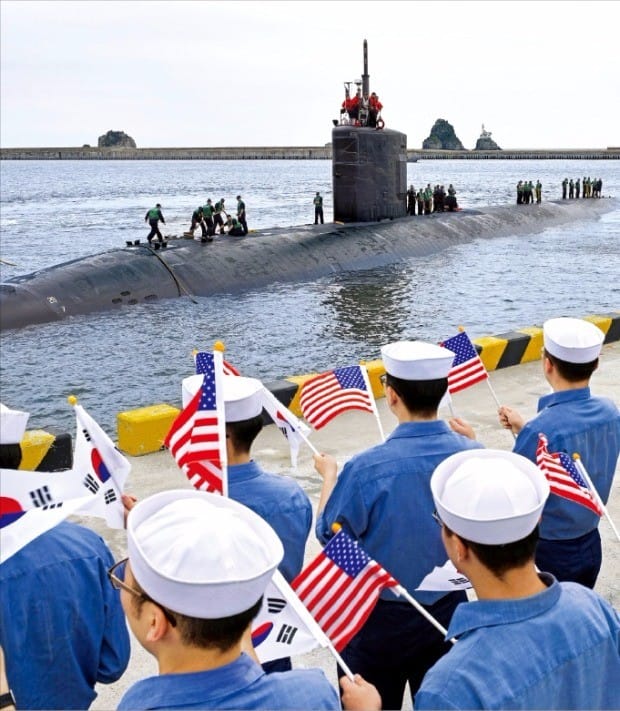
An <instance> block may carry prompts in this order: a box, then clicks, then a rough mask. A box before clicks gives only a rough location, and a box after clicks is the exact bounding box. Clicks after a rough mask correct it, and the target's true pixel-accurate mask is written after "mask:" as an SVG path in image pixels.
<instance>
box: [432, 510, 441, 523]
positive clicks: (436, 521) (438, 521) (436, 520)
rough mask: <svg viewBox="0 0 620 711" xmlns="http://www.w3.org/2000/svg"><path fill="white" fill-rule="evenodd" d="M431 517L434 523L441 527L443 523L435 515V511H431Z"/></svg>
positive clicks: (437, 515)
mask: <svg viewBox="0 0 620 711" xmlns="http://www.w3.org/2000/svg"><path fill="white" fill-rule="evenodd" d="M432 516H433V518H434V519H435V523H436V524H437V525H438V526H441V527H443V521H442V520H441V519H440V518H439V514H438V513H437V509H435V511H433V513H432Z"/></svg>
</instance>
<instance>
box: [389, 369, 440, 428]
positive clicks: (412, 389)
mask: <svg viewBox="0 0 620 711" xmlns="http://www.w3.org/2000/svg"><path fill="white" fill-rule="evenodd" d="M385 384H386V385H389V386H390V387H391V388H392V389H393V390H394V391H395V392H396V394H397V395H399V396H400V399H401V400H402V401H403V403H404V405H405V407H406V408H407V410H409V412H411V413H416V414H418V415H423V416H424V417H432V416H434V415H436V414H437V408H438V407H439V403H440V402H441V398H442V397H443V396H444V395H445V394H446V390H447V389H448V378H437V379H436V380H403V379H402V378H396V377H394V376H393V375H390V374H389V373H386V377H385Z"/></svg>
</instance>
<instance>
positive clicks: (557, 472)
mask: <svg viewBox="0 0 620 711" xmlns="http://www.w3.org/2000/svg"><path fill="white" fill-rule="evenodd" d="M548 447H549V442H548V440H547V437H546V436H545V435H544V434H542V433H540V434H539V435H538V447H537V448H536V464H537V465H538V467H539V469H541V470H542V472H543V473H544V475H545V476H546V477H547V481H548V482H549V489H550V491H551V493H553V494H557V495H558V496H562V497H564V498H565V499H569V500H570V501H574V502H575V503H576V504H581V505H582V506H585V507H586V508H588V509H590V510H591V511H593V512H594V513H595V514H597V515H598V516H602V515H603V510H602V509H601V507H600V505H599V503H598V501H597V499H596V497H595V496H594V494H593V493H592V491H591V490H590V487H589V486H588V484H587V482H586V480H585V479H584V478H583V477H582V476H581V474H580V473H579V472H578V471H577V467H576V466H575V464H574V463H573V460H572V459H571V458H570V457H569V456H568V454H566V452H556V453H555V454H551V453H550V452H549V449H548Z"/></svg>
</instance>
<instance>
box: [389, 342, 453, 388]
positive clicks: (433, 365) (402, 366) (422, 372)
mask: <svg viewBox="0 0 620 711" xmlns="http://www.w3.org/2000/svg"><path fill="white" fill-rule="evenodd" d="M381 357H382V359H383V365H384V366H385V369H386V371H387V372H388V373H389V374H390V375H393V376H394V377H395V378H402V379H403V380H437V379H438V378H446V377H447V376H448V373H449V371H450V368H451V367H452V361H453V360H454V353H453V352H452V351H450V350H448V349H447V348H444V347H443V346H436V345H435V344H434V343H425V342H423V341H397V342H396V343H390V344H389V345H387V346H383V348H382V349H381Z"/></svg>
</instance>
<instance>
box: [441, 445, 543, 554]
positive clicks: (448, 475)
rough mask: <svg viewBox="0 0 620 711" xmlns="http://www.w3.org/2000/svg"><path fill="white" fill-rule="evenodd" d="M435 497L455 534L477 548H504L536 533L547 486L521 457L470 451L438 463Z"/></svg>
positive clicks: (444, 517)
mask: <svg viewBox="0 0 620 711" xmlns="http://www.w3.org/2000/svg"><path fill="white" fill-rule="evenodd" d="M431 492H432V495H433V500H434V502H435V507H436V509H437V513H438V514H439V517H440V518H441V520H442V521H443V522H444V523H445V525H446V526H447V527H448V528H449V529H450V530H451V531H453V532H454V533H456V534H457V535H458V536H461V537H462V538H464V539H466V540H469V541H473V542H474V543H483V544H487V545H502V544H505V543H512V542H514V541H519V540H521V539H522V538H525V537H526V536H528V535H529V534H530V533H531V532H532V531H533V530H534V529H535V528H536V526H537V524H538V522H539V520H540V517H541V514H542V510H543V507H544V505H545V502H546V500H547V497H548V496H549V483H548V482H547V479H546V478H545V476H544V474H543V473H542V472H541V470H540V469H539V468H538V467H537V466H536V465H535V464H534V463H533V462H531V461H530V460H529V459H526V458H525V457H522V456H521V455H520V454H514V453H513V452H505V451H503V450H493V449H471V450H466V451H464V452H458V453H457V454H453V455H452V456H451V457H448V458H447V459H445V460H444V461H443V462H442V463H441V464H439V466H438V467H437V468H436V469H435V471H434V473H433V476H432V477H431Z"/></svg>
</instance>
